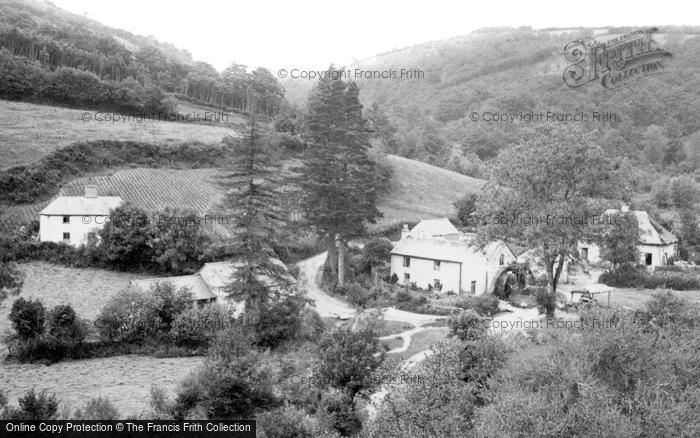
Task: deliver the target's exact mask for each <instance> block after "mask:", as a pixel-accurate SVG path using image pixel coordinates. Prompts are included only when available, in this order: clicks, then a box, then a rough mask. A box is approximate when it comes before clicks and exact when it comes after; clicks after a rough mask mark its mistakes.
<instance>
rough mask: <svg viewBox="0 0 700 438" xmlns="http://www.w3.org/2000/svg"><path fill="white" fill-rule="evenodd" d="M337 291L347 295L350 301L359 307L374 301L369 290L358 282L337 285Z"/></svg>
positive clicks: (364, 306)
mask: <svg viewBox="0 0 700 438" xmlns="http://www.w3.org/2000/svg"><path fill="white" fill-rule="evenodd" d="M336 291H337V293H339V294H340V295H343V296H345V297H346V298H347V299H348V301H350V303H352V304H354V305H355V306H358V307H362V308H366V307H367V306H369V305H370V304H371V302H372V299H371V298H372V297H371V296H370V293H369V291H368V290H367V289H366V288H364V287H363V286H362V285H360V284H358V283H351V284H348V285H346V286H336Z"/></svg>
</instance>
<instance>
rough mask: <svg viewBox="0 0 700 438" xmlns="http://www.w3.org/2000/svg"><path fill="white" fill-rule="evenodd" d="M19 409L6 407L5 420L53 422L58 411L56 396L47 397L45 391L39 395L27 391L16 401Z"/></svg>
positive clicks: (32, 391) (32, 390)
mask: <svg viewBox="0 0 700 438" xmlns="http://www.w3.org/2000/svg"><path fill="white" fill-rule="evenodd" d="M18 404H19V407H18V408H15V407H8V408H7V409H6V412H5V415H4V416H5V419H7V420H53V419H54V418H55V417H56V413H57V411H58V400H56V395H55V394H51V395H49V394H48V393H47V392H46V390H43V391H41V393H40V394H39V395H37V394H36V392H34V389H31V390H29V392H27V393H26V394H25V395H24V396H23V397H21V398H20V399H19V400H18Z"/></svg>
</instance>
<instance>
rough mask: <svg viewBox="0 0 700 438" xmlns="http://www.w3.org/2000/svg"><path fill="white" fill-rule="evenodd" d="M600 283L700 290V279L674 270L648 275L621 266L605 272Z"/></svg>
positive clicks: (648, 287)
mask: <svg viewBox="0 0 700 438" xmlns="http://www.w3.org/2000/svg"><path fill="white" fill-rule="evenodd" d="M598 281H600V282H601V283H604V284H606V285H608V286H615V287H636V288H645V289H674V290H694V289H700V279H698V278H697V277H696V276H694V275H693V274H692V273H687V272H675V271H674V270H664V269H661V270H657V271H656V272H654V273H651V274H650V273H648V272H647V271H646V270H645V269H643V268H640V269H637V268H634V267H632V266H630V265H623V266H622V267H620V269H617V270H615V271H606V272H603V273H602V274H601V275H600V278H599V279H598Z"/></svg>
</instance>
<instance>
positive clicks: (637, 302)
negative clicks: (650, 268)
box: [597, 288, 700, 309]
mask: <svg viewBox="0 0 700 438" xmlns="http://www.w3.org/2000/svg"><path fill="white" fill-rule="evenodd" d="M611 291H612V292H611V293H610V307H627V308H630V309H641V308H642V307H644V303H646V302H647V301H648V300H649V298H651V296H652V295H653V294H654V293H657V292H662V291H661V290H658V291H657V290H651V289H616V288H611ZM671 293H672V294H674V295H676V296H677V297H679V298H684V299H686V300H688V301H690V302H692V303H695V304H697V305H700V290H688V291H671ZM597 298H598V301H599V302H600V304H601V305H603V306H605V305H607V301H608V296H607V294H601V295H598V296H597Z"/></svg>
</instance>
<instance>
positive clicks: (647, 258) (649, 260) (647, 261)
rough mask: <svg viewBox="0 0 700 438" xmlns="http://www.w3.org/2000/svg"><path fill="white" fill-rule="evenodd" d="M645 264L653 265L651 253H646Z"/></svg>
mask: <svg viewBox="0 0 700 438" xmlns="http://www.w3.org/2000/svg"><path fill="white" fill-rule="evenodd" d="M644 264H646V265H647V266H651V253H650V252H648V253H646V256H644Z"/></svg>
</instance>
